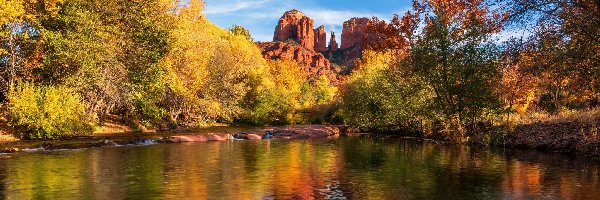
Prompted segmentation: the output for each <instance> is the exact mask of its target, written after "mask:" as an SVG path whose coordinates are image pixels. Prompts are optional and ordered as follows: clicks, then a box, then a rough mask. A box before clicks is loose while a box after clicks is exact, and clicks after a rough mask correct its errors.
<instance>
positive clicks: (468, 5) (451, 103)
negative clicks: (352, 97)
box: [405, 0, 506, 139]
mask: <svg viewBox="0 0 600 200" xmlns="http://www.w3.org/2000/svg"><path fill="white" fill-rule="evenodd" d="M415 8H416V9H417V10H420V11H422V12H423V14H424V16H423V19H424V24H423V26H424V27H423V30H422V31H421V33H420V34H418V35H415V37H414V39H413V40H414V43H412V44H413V45H412V46H411V48H410V52H409V54H408V57H407V59H406V62H405V65H406V66H408V67H410V68H411V71H412V72H414V73H415V75H417V76H419V77H422V78H423V80H424V81H425V82H426V83H427V84H428V85H430V86H431V87H432V88H433V90H434V92H435V99H434V101H435V105H437V106H436V107H437V108H436V110H437V111H439V112H440V113H443V115H444V116H445V119H444V121H446V122H447V123H448V124H449V125H450V128H451V129H453V131H452V132H453V133H454V134H452V135H453V136H454V138H456V139H462V138H464V133H465V130H464V129H463V128H464V125H475V122H477V121H479V120H481V119H482V118H483V117H484V116H485V114H486V112H488V111H492V110H494V109H496V106H497V102H498V98H497V94H496V93H495V87H496V85H497V83H499V78H500V71H499V66H498V64H497V58H496V54H497V51H496V46H495V45H494V44H493V43H492V42H491V35H492V34H494V33H497V32H499V31H500V30H501V28H502V21H503V20H504V19H505V18H506V15H504V14H500V13H498V12H496V11H490V10H489V7H488V6H486V5H485V3H484V1H483V0H475V1H466V0H460V1H448V0H424V1H419V2H415Z"/></svg>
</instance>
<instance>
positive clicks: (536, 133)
mask: <svg viewBox="0 0 600 200" xmlns="http://www.w3.org/2000/svg"><path fill="white" fill-rule="evenodd" d="M598 127H600V111H599V110H592V111H587V112H579V113H573V114H568V115H564V116H554V117H549V118H548V119H544V120H539V118H538V119H537V121H535V122H530V123H526V124H521V125H517V126H516V127H515V128H514V130H513V131H512V133H510V134H508V135H506V137H505V138H503V139H504V140H505V144H503V145H506V146H509V147H513V148H530V149H538V150H544V151H559V152H572V153H582V154H588V155H593V156H600V137H598Z"/></svg>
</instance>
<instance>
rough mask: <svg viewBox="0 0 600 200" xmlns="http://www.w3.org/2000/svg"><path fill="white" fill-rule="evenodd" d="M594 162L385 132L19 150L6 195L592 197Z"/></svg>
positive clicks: (596, 193)
mask: <svg viewBox="0 0 600 200" xmlns="http://www.w3.org/2000/svg"><path fill="white" fill-rule="evenodd" d="M599 166H600V165H599V164H598V163H595V162H592V161H590V160H589V159H587V158H583V157H577V156H569V155H564V154H550V153H539V152H535V151H516V150H513V151H508V150H502V149H500V150H498V149H497V150H490V149H484V148H478V147H469V146H456V145H436V144H432V143H422V142H418V141H414V140H401V139H394V138H387V137H352V138H340V139H338V140H327V141H277V140H274V141H235V142H210V143H195V144H159V145H151V146H126V147H111V148H98V149H87V150H75V151H52V152H38V153H21V154H16V155H13V156H12V157H11V158H4V159H0V180H1V184H0V190H1V191H0V193H1V195H2V197H4V198H11V199H44V198H45V199H69V198H76V199H180V198H183V197H186V198H191V199H271V198H274V199H314V198H316V199H323V198H335V197H346V198H348V199H540V198H561V199H594V198H597V197H600V184H599V182H600V181H599V180H600V174H599Z"/></svg>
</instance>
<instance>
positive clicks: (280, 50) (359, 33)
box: [258, 10, 369, 84]
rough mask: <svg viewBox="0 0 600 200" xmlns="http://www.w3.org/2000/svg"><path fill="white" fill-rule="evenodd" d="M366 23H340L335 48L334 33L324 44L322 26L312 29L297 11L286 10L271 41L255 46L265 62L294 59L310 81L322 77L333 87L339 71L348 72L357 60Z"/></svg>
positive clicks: (365, 20) (355, 20) (310, 22)
mask: <svg viewBox="0 0 600 200" xmlns="http://www.w3.org/2000/svg"><path fill="white" fill-rule="evenodd" d="M368 23H369V19H368V18H352V19H350V20H348V21H346V22H344V24H343V30H342V37H341V38H342V41H341V46H338V42H337V41H336V39H335V33H334V32H331V38H330V41H329V42H327V32H326V30H325V26H319V27H318V28H316V29H315V28H314V21H313V19H311V18H310V17H308V16H306V15H304V13H302V12H300V11H298V10H290V11H287V12H285V13H284V14H283V16H281V18H280V19H279V22H278V24H277V27H276V28H275V33H274V36H273V42H259V43H258V46H259V47H260V49H261V51H262V54H263V56H264V57H265V58H266V59H292V60H295V61H296V62H298V63H299V64H300V65H301V66H303V67H304V69H305V71H306V73H307V75H308V76H309V77H311V79H312V80H315V79H317V78H318V77H320V76H323V75H324V76H327V77H328V78H329V80H331V81H332V82H333V83H334V84H337V83H339V81H338V80H339V78H340V77H339V76H342V75H341V74H342V72H344V73H348V72H349V70H351V69H352V66H353V65H354V61H355V60H356V59H358V58H360V57H361V54H362V52H361V51H362V48H361V45H360V43H361V42H362V38H363V37H366V35H365V33H364V31H363V30H364V26H366V25H367V24H368ZM332 63H335V65H332Z"/></svg>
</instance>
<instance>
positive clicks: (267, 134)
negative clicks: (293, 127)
mask: <svg viewBox="0 0 600 200" xmlns="http://www.w3.org/2000/svg"><path fill="white" fill-rule="evenodd" d="M262 139H263V140H268V139H273V132H271V131H267V132H266V133H265V134H264V135H263V136H262Z"/></svg>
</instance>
